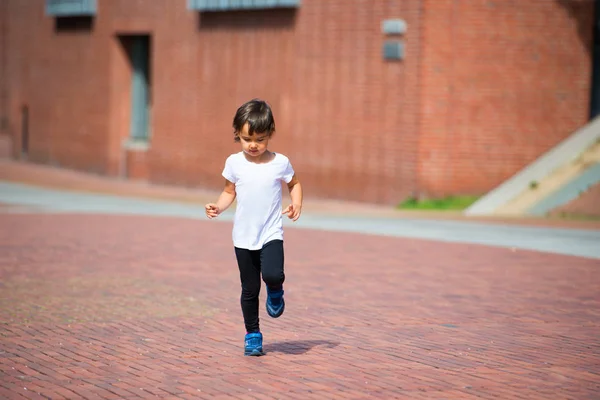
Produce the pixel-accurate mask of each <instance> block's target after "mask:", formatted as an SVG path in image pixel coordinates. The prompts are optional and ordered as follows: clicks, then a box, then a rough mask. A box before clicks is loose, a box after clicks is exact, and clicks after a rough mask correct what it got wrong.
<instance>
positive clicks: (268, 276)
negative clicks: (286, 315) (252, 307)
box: [260, 240, 285, 318]
mask: <svg viewBox="0 0 600 400" xmlns="http://www.w3.org/2000/svg"><path fill="white" fill-rule="evenodd" d="M283 263H284V256H283V241H282V240H273V241H271V242H269V243H267V244H265V245H264V246H263V248H262V251H261V252H260V264H261V269H262V278H263V281H265V284H266V286H267V304H266V306H267V313H268V314H269V315H270V316H271V317H273V318H277V317H279V316H281V314H283V310H284V309H285V302H284V300H283V282H284V281H285V273H284V271H283Z"/></svg>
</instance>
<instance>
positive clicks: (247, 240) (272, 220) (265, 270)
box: [205, 99, 302, 356]
mask: <svg viewBox="0 0 600 400" xmlns="http://www.w3.org/2000/svg"><path fill="white" fill-rule="evenodd" d="M233 129H234V140H235V141H236V142H240V143H241V145H242V151H241V152H239V153H236V154H232V155H230V156H229V157H228V158H227V160H226V162H225V168H224V169H223V174H222V175H223V177H224V178H225V188H224V189H223V192H222V193H221V195H220V196H219V199H218V200H217V202H216V203H210V204H207V205H206V206H205V208H206V215H207V217H208V218H210V219H212V218H215V217H217V216H218V215H219V214H221V213H222V212H223V211H225V210H226V209H227V208H228V207H229V206H230V205H231V204H232V203H233V201H234V200H235V199H236V198H237V208H236V211H235V218H234V225H233V234H232V237H233V245H234V250H235V255H236V258H237V263H238V267H239V270H240V280H241V284H242V295H241V299H240V301H241V306H242V315H243V316H244V324H245V326H246V336H245V341H244V355H247V356H261V355H263V354H264V353H263V348H262V342H263V337H262V334H261V332H260V329H259V323H258V309H259V304H258V297H259V293H260V286H261V273H262V280H263V281H264V282H265V286H266V287H267V301H266V308H267V313H268V314H269V315H270V316H271V317H273V318H277V317H279V316H281V314H283V310H284V308H285V302H284V300H283V281H284V280H285V274H284V272H283V263H284V256H283V220H282V214H287V216H288V217H289V218H290V219H292V220H293V221H296V220H298V218H299V217H300V213H301V212H302V186H301V185H300V182H299V181H298V178H297V177H296V174H295V173H294V169H293V168H292V165H291V163H290V160H289V159H288V158H287V157H286V156H284V155H283V154H280V153H275V152H272V151H269V150H268V148H267V147H268V144H269V139H270V138H271V136H272V135H273V133H275V120H274V118H273V113H272V112H271V108H270V107H269V105H268V104H267V103H266V102H264V101H262V100H258V99H254V100H251V101H249V102H247V103H245V104H243V105H242V106H241V107H240V108H238V110H237V112H236V114H235V117H234V118H233ZM281 181H283V182H285V183H286V184H287V186H288V189H289V192H290V197H291V199H292V204H290V205H289V206H288V207H287V208H286V209H285V210H284V211H283V212H282V205H281V196H282V193H281V192H282V190H281V186H282V184H281Z"/></svg>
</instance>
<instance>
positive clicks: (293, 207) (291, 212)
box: [283, 204, 302, 221]
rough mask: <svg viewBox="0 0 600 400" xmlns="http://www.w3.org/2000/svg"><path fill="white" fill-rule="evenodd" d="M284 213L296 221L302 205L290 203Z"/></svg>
mask: <svg viewBox="0 0 600 400" xmlns="http://www.w3.org/2000/svg"><path fill="white" fill-rule="evenodd" d="M283 213H284V214H287V216H288V218H289V219H291V220H293V221H297V220H298V218H300V214H301V213H302V206H301V205H299V204H290V205H289V206H288V207H287V208H286V209H285V210H284V211H283Z"/></svg>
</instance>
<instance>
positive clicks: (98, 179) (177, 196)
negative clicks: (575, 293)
mask: <svg viewBox="0 0 600 400" xmlns="http://www.w3.org/2000/svg"><path fill="white" fill-rule="evenodd" d="M0 181H7V182H19V183H25V184H29V185H35V186H40V187H46V188H52V189H61V190H70V191H77V192H84V193H96V194H109V195H115V196H125V197H134V198H142V199H153V200H164V201H170V202H179V203H186V204H195V205H201V206H203V205H204V204H206V203H208V202H212V201H214V200H215V199H216V198H217V197H218V195H219V192H218V191H211V190H203V189H191V188H181V187H174V186H165V185H157V184H149V183H142V182H132V181H127V180H120V179H116V178H109V177H104V176H99V175H93V174H86V173H83V172H78V171H73V170H68V169H62V168H55V167H49V166H42V165H36V164H32V163H24V162H18V161H13V160H7V159H0ZM303 209H304V211H305V212H309V213H311V214H326V215H338V216H345V215H346V216H363V217H386V218H398V219H423V220H455V221H477V222H486V223H492V224H509V225H525V226H539V227H543V226H546V227H556V228H576V229H600V220H568V219H560V218H558V217H553V218H535V217H531V218H523V217H514V218H513V217H483V216H476V217H468V216H465V215H463V214H462V213H460V212H455V211H407V210H397V209H394V208H392V207H385V206H381V205H373V204H363V203H356V202H350V201H335V200H318V199H314V198H310V197H307V199H306V200H305V204H304V207H303Z"/></svg>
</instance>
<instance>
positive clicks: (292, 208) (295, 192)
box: [283, 175, 302, 221]
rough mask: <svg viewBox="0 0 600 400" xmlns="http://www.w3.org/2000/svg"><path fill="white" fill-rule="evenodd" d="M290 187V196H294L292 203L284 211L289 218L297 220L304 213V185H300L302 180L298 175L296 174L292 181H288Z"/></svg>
mask: <svg viewBox="0 0 600 400" xmlns="http://www.w3.org/2000/svg"><path fill="white" fill-rule="evenodd" d="M288 189H289V191H290V197H291V198H292V204H290V205H289V206H288V207H287V208H286V209H285V211H283V213H284V214H287V216H288V218H289V219H291V220H293V221H297V220H298V218H300V214H301V213H302V185H300V181H299V180H298V177H296V175H294V176H293V177H292V180H291V181H290V183H288Z"/></svg>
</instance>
